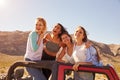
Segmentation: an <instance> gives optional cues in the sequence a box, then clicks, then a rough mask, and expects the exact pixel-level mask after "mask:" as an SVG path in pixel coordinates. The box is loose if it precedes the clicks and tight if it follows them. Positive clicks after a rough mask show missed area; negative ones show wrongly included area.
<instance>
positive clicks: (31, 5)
mask: <svg viewBox="0 0 120 80" xmlns="http://www.w3.org/2000/svg"><path fill="white" fill-rule="evenodd" d="M2 2H4V5H3V3H2ZM39 16H42V17H44V18H45V19H46V21H47V27H48V30H52V28H53V26H54V25H55V24H56V23H61V24H62V25H63V26H64V27H65V28H66V29H67V30H68V31H69V33H71V34H72V33H74V31H75V28H76V27H77V26H79V25H81V26H83V27H84V28H85V29H86V30H87V32H88V38H89V39H91V40H94V41H97V42H101V43H106V44H120V36H119V35H120V0H0V31H15V30H21V31H28V30H33V29H34V25H35V19H36V18H37V17H39Z"/></svg>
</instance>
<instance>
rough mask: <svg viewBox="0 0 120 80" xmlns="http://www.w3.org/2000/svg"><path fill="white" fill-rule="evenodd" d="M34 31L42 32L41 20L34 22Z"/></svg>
mask: <svg viewBox="0 0 120 80" xmlns="http://www.w3.org/2000/svg"><path fill="white" fill-rule="evenodd" d="M36 31H37V32H38V33H39V34H42V33H43V32H44V25H43V23H42V22H41V21H37V22H36Z"/></svg>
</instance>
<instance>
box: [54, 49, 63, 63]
mask: <svg viewBox="0 0 120 80" xmlns="http://www.w3.org/2000/svg"><path fill="white" fill-rule="evenodd" d="M64 55H65V48H63V50H62V51H61V53H60V54H59V55H58V57H57V59H56V60H57V61H58V62H65V61H64V60H62V58H63V56H64Z"/></svg>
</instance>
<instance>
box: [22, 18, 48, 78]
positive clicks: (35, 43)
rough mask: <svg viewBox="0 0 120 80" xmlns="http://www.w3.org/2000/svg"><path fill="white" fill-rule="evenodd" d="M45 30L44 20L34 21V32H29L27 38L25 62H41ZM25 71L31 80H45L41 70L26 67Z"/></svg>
mask: <svg viewBox="0 0 120 80" xmlns="http://www.w3.org/2000/svg"><path fill="white" fill-rule="evenodd" d="M46 29H47V25H46V21H45V19H44V18H42V17H38V18H37V19H36V21H35V30H33V31H31V32H30V34H29V36H28V40H27V47H26V54H25V56H24V58H25V61H35V62H39V61H41V58H42V52H43V37H44V34H45V32H46ZM26 69H27V71H28V73H29V74H30V75H31V76H32V77H33V80H46V78H45V76H44V75H43V73H42V69H37V68H28V67H26Z"/></svg>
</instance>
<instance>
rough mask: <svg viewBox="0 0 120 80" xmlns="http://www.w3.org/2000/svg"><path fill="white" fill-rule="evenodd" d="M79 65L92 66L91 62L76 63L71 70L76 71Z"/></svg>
mask: <svg viewBox="0 0 120 80" xmlns="http://www.w3.org/2000/svg"><path fill="white" fill-rule="evenodd" d="M79 65H93V64H92V63H91V62H78V63H75V64H74V65H73V69H74V70H75V71H78V67H79Z"/></svg>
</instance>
